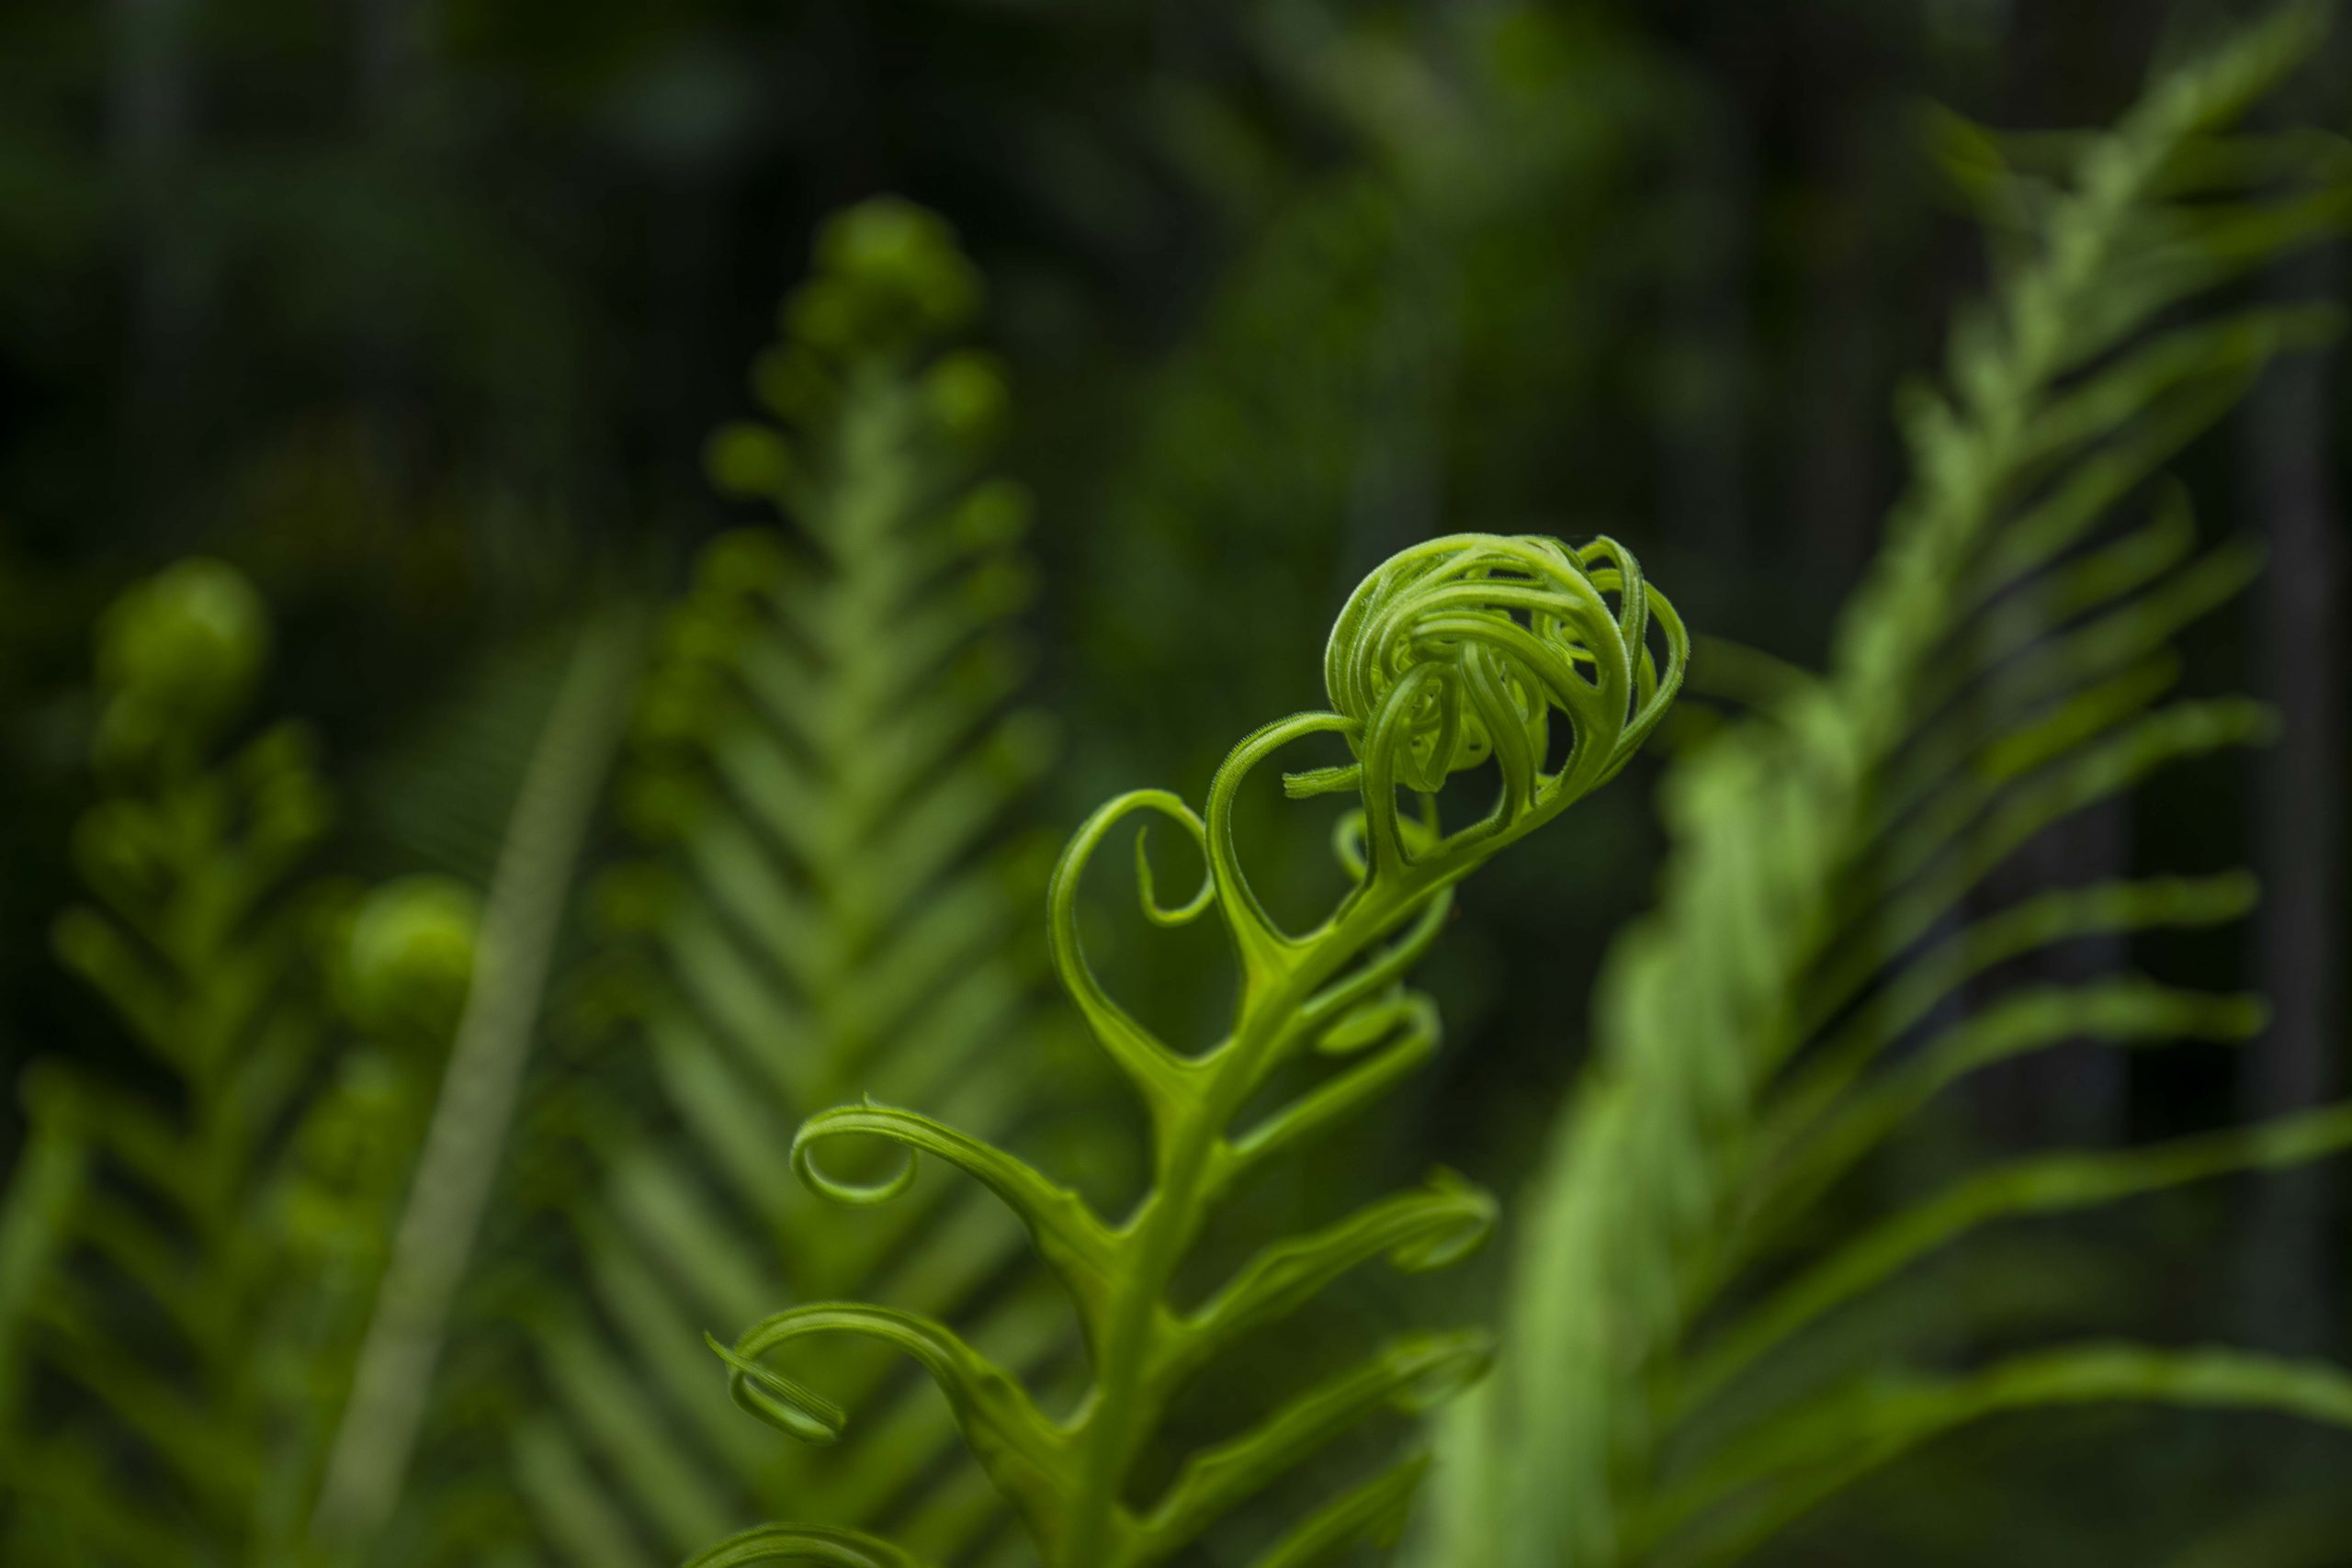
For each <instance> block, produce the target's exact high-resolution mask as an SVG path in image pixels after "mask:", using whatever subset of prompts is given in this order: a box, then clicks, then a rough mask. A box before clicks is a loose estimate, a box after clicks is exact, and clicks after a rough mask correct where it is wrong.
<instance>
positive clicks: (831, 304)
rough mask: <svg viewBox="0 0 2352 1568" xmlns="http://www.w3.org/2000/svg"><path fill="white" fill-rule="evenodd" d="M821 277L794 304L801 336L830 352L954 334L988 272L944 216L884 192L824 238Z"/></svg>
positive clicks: (791, 310) (790, 309)
mask: <svg viewBox="0 0 2352 1568" xmlns="http://www.w3.org/2000/svg"><path fill="white" fill-rule="evenodd" d="M816 262H817V276H815V277H813V278H811V279H810V280H809V282H808V283H806V284H804V285H802V286H801V288H799V289H798V290H797V291H796V292H795V293H794V295H793V297H792V299H791V300H790V301H789V302H788V303H787V304H786V327H787V330H789V331H790V332H791V333H793V334H794V335H795V336H797V337H799V338H800V339H802V340H803V341H804V342H807V343H809V344H815V345H816V346H818V347H820V348H823V349H827V350H829V351H833V352H841V351H843V350H849V349H854V348H859V347H869V346H870V347H881V348H891V347H898V346H901V345H903V344H909V343H914V342H920V341H922V339H924V338H928V337H933V336H936V335H938V334H940V333H946V332H951V331H953V330H955V329H956V328H957V327H960V326H962V325H963V324H964V323H965V322H967V321H969V320H970V319H971V318H972V316H973V315H974V313H975V312H976V311H978V309H979V304H980V295H981V288H980V276H979V272H978V269H977V268H975V267H974V266H973V265H972V264H971V262H970V260H969V259H967V257H966V256H965V255H964V254H963V252H962V251H961V250H960V249H959V248H958V247H957V245H956V231H955V230H954V229H952V228H950V227H949V226H948V224H947V223H946V221H945V220H943V219H941V218H940V217H938V216H937V215H936V214H934V213H932V212H928V211H925V210H924V209H922V208H920V207H917V206H916V205H914V203H912V202H910V201H906V200H903V199H901V198H900V197H888V196H885V197H874V198H873V199H872V200H869V201H863V202H860V203H859V204H858V205H857V206H855V207H853V208H851V209H849V210H847V211H846V212H843V213H842V214H841V215H840V216H838V217H836V218H834V219H833V220H831V221H830V222H828V223H827V224H826V225H825V226H824V228H823V229H822V230H821V231H820V232H819V233H818V236H817V254H816Z"/></svg>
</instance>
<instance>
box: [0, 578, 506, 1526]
mask: <svg viewBox="0 0 2352 1568" xmlns="http://www.w3.org/2000/svg"><path fill="white" fill-rule="evenodd" d="M267 647H268V626H267V621H266V613H265V611H264V609H263V606H262V604H261V601H260V599H259V596H258V595H257V594H256V593H255V592H254V590H253V588H252V587H251V585H250V584H248V583H247V582H246V581H244V580H243V578H242V577H240V576H239V575H238V574H237V573H235V572H234V571H233V570H231V569H230V568H228V567H226V566H223V565H220V564H219V563H217V562H212V561H201V560H198V561H187V562H183V563H181V564H180V565H178V566H175V567H174V568H172V569H170V570H167V571H165V572H164V573H163V574H161V575H160V576H158V577H156V578H154V579H153V580H151V581H148V582H146V583H143V584H141V585H140V586H139V587H137V588H135V589H133V590H131V591H130V592H128V593H126V594H125V595H124V596H123V597H122V598H121V599H120V600H119V601H118V603H117V604H115V606H114V607H113V608H112V609H110V610H109V611H108V612H107V616H106V618H105V619H104V621H103V622H102V623H101V625H100V627H99V638H98V649H99V682H100V687H101V695H102V698H103V704H104V705H103V708H102V711H101V714H100V718H99V725H98V729H97V737H96V761H97V764H98V769H99V775H100V779H101V784H102V799H101V800H100V802H99V804H97V805H96V806H95V807H92V808H91V809H90V810H89V811H88V812H87V813H86V814H85V816H84V817H83V818H82V820H81V821H80V823H79V824H78V825H77V828H76V829H75V836H74V851H75V855H76V859H77V861H78V862H79V863H80V867H81V870H82V874H83V877H84V880H85V885H86V886H87V888H88V891H89V894H90V896H91V900H92V901H91V903H89V904H88V905H85V906H82V907H79V908H74V909H73V910H70V911H69V912H68V913H67V914H66V915H65V916H63V917H62V919H60V920H59V922H58V924H57V928H56V943H57V948H58V952H59V953H60V955H61V957H62V959H63V960H64V962H65V963H66V964H68V965H69V966H70V967H72V968H73V969H74V970H75V971H77V972H78V973H79V974H80V975H81V976H83V977H84V978H85V980H87V981H88V983H89V984H90V986H91V987H92V988H93V989H95V990H96V992H97V993H98V994H99V996H100V997H102V998H104V999H105V1001H106V1002H107V1004H108V1005H109V1006H110V1008H111V1010H113V1012H114V1013H115V1014H116V1015H117V1016H118V1018H119V1020H120V1021H121V1022H122V1024H123V1025H124V1026H125V1028H126V1029H127V1031H128V1032H129V1034H130V1042H131V1043H132V1045H133V1046H135V1048H136V1057H135V1059H134V1060H130V1061H128V1062H125V1063H120V1064H116V1065H114V1066H113V1067H112V1069H111V1070H108V1069H107V1068H105V1067H101V1066H95V1065H68V1064H65V1063H62V1062H47V1063H43V1064H40V1066H37V1067H36V1068H35V1069H34V1071H33V1072H32V1074H30V1075H29V1076H28V1083H27V1089H28V1100H29V1101H30V1108H31V1111H32V1113H33V1117H34V1122H35V1127H36V1131H35V1135H34V1138H33V1141H32V1144H31V1145H30V1148H29V1150H28V1154H27V1156H25V1158H24V1159H23V1161H22V1162H21V1163H20V1167H19V1170H18V1173H17V1177H16V1179H14V1181H13V1182H12V1184H11V1188H10V1191H9V1194H8V1200H7V1204H8V1206H7V1212H6V1216H5V1219H0V1325H5V1326H0V1335H5V1333H6V1332H7V1331H9V1330H16V1331H17V1332H20V1334H21V1339H22V1346H21V1349H22V1352H23V1354H22V1358H21V1360H20V1361H19V1362H17V1364H16V1365H15V1366H12V1367H11V1375H10V1379H9V1382H10V1386H9V1388H8V1391H7V1392H8V1393H10V1394H11V1396H12V1397H11V1398H10V1399H9V1400H8V1401H6V1404H8V1405H12V1406H13V1409H7V1410H6V1411H0V1414H6V1415H7V1416H10V1417H11V1418H10V1419H9V1420H8V1422H7V1424H6V1427H5V1429H0V1446H4V1447H5V1459H6V1462H5V1463H0V1478H5V1479H0V1505H5V1507H6V1533H5V1537H0V1545H5V1554H6V1557H7V1560H8V1561H9V1562H26V1563H58V1564H63V1563H69V1562H70V1563H76V1564H84V1563H87V1564H103V1563H110V1562H156V1561H179V1562H186V1561H218V1562H263V1561H283V1560H288V1559H289V1558H290V1556H291V1555H292V1554H293V1553H294V1552H295V1551H297V1550H298V1549H299V1544H300V1535H301V1516H302V1513H303V1510H304V1509H305V1508H306V1507H307V1506H308V1504H309V1498H310V1493H311V1488H312V1487H313V1486H314V1485H315V1483H316V1481H317V1478H318V1475H319V1471H320V1464H321V1461H322V1458H323V1454H324V1448H325V1441H324V1439H325V1432H326V1428H327V1425H328V1423H329V1421H331V1419H332V1416H333V1413H334V1408H335V1407H336V1405H337V1404H339V1402H340V1400H341V1397H342V1387H343V1380H344V1378H345V1375H346V1373H347V1371H348V1368H349V1364H350V1358H351V1356H352V1353H353V1351H354V1349H355V1348H356V1342H357V1337H358V1329H359V1324H360V1322H361V1321H362V1318H363V1316H364V1313H365V1310H366V1302H367V1299H368V1294H369V1293H370V1292H371V1291H372V1289H373V1282H374V1279H375V1276H376V1274H377V1272H378V1270H379V1269H380V1267H381V1262H382V1259H381V1256H380V1249H379V1247H377V1246H376V1243H375V1238H377V1237H379V1235H380V1234H381V1232H382V1230H383V1229H384V1227H385V1225H386V1224H387V1223H388V1221H389V1217H390V1206H391V1204H392V1203H393V1201H395V1200H396V1197H397V1194H398V1191H399V1188H400V1185H401V1183H402V1182H403V1181H404V1180H405V1179H406V1174H407V1168H408V1160H409V1157H410V1155H411V1153H412V1151H413V1134H414V1133H415V1131H416V1130H417V1128H418V1127H419V1126H420V1125H421V1119H422V1111H423V1107H424V1102H425V1099H426V1096H427V1094H428V1093H429V1088H430V1082H431V1076H432V1073H433V1071H434V1069H435V1056H436V1055H437V1054H438V1051H439V1049H440V1046H441V1043H443V1042H444V1041H445V1040H446V1038H447V1027H448V1024H449V1022H450V1021H451V1019H452V1017H453V1016H454V1012H455V1008H456V1003H457V998H458V996H460V995H462V993H463V990H464V987H465V984H466V973H465V972H466V969H467V966H468V965H469V962H470V941H471V935H470V914H469V909H468V908H466V907H465V905H464V903H463V901H462V899H453V898H452V897H451V895H450V893H449V890H448V889H447V886H446V885H442V884H437V883H432V882H421V883H402V884H394V885H390V886H387V887H385V888H384V889H381V890H379V892H377V893H375V894H372V895H370V896H368V897H367V898H365V899H356V898H355V897H354V896H353V894H352V893H351V891H350V890H347V889H343V888H340V887H337V886H333V885H329V884H324V883H318V882H313V881H306V880H305V879H304V875H303V870H304V865H305V863H306V862H307V860H308V858H309V857H310V855H311V852H312V851H313V850H314V849H315V848H316V847H317V845H318V844H319V842H320V840H322V836H323V835H324V834H325V832H326V829H327V828H328V824H329V821H330V817H331V812H330V807H329V802H328V797H327V794H326V791H325V788H324V785H323V784H322V781H321V779H320V777H319V775H318V773H317V771H316V768H315V764H314V762H313V761H312V756H311V743H310V741H309V739H308V738H307V737H306V736H305V734H304V733H303V732H302V731H301V730H300V729H299V728H296V727H293V726H290V725H284V726H279V727H277V728H272V729H269V730H267V731H265V732H264V733H262V734H261V735H259V736H258V737H256V738H254V739H248V740H245V741H243V743H242V744H233V745H232V744H231V741H230V738H231V737H232V733H233V731H234V728H235V727H236V725H237V724H238V722H239V720H240V718H241V717H242V715H243V709H244V707H245V705H246V703H247V701H248V700H249V698H250V696H251V694H252V692H253V689H254V686H255V684H256V683H257V682H258V680H259V677H260V675H261V672H262V671H263V668H264V666H265V663H266V655H267ZM337 990H339V991H340V992H341V993H342V1000H343V1003H344V1009H343V1010H344V1011H345V1012H346V1013H347V1014H348V1015H349V1016H350V1017H351V1018H352V1019H353V1020H355V1021H357V1022H358V1024H359V1025H360V1030H361V1040H360V1042H359V1043H356V1044H355V1043H351V1037H350V1035H349V1034H348V1032H346V1031H345V1028H344V1027H343V1026H342V1025H341V1024H339V1023H338V1021H337V1019H336V1016H335V1012H336V1010H335V1008H334V1002H333V998H332V996H331V993H332V992H334V991H337ZM18 1371H21V1372H22V1373H23V1376H22V1379H21V1381H17V1378H16V1376H15V1374H16V1373H17V1372H18Z"/></svg>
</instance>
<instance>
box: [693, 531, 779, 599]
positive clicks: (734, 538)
mask: <svg viewBox="0 0 2352 1568" xmlns="http://www.w3.org/2000/svg"><path fill="white" fill-rule="evenodd" d="M791 570H792V557H791V555H790V553H789V552H787V551H786V549H785V547H784V543H783V541H782V540H780V539H778V538H777V537H776V536H775V531H774V530H773V529H768V528H735V529H730V530H729V532H727V533H724V534H721V535H719V536H718V537H717V538H715V539H713V540H711V541H710V543H708V544H707V545H705V546H704V547H702V553H701V554H700V555H698V556H696V557H695V592H696V593H697V594H702V593H714V594H724V595H728V596H729V597H734V596H739V595H740V596H742V597H752V596H754V595H759V594H764V593H772V592H775V590H776V589H778V588H780V587H782V586H783V585H784V582H785V581H786V578H787V577H789V576H790V575H791Z"/></svg>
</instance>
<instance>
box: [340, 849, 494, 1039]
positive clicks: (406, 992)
mask: <svg viewBox="0 0 2352 1568" xmlns="http://www.w3.org/2000/svg"><path fill="white" fill-rule="evenodd" d="M480 928H481V900H480V899H479V898H478V897H475V895H474V892H473V890H472V889H471V888H469V887H468V886H465V885H464V884H463V883H460V882H458V881H455V880H454V879H452V878H449V877H446V876H403V877H400V878H397V879H396V880H394V881H391V882H387V883H385V884H384V885H383V886H379V887H377V888H375V889H374V890H373V891H371V892H369V893H368V895H367V897H364V898H362V899H361V900H360V901H359V904H358V907H357V908H355V909H354V910H353V911H352V913H351V922H350V927H349V930H348V931H347V932H346V933H345V938H344V948H343V954H342V960H343V961H342V963H341V964H340V965H339V966H338V973H337V976H336V981H337V989H338V993H339V999H340V1000H341V1001H342V1003H343V1007H344V1010H345V1013H346V1014H348V1015H349V1017H350V1018H351V1020H352V1021H353V1022H354V1023H356V1024H357V1025H359V1027H360V1028H362V1029H365V1030H367V1031H368V1032H370V1033H375V1034H383V1035H404V1036H409V1037H413V1038H424V1039H431V1040H436V1041H438V1040H445V1039H447V1037H448V1034H449V1032H450V1031H451V1030H453V1029H454V1028H455V1027H456V1026H457V1021H458V1012H459V1010H461V1009H462V1008H463V1007H464V1006H465V1000H466V990H467V987H469V985H470V984H471V983H472V980H473V971H474V956H475V945H476V939H477V937H478V935H479V933H480Z"/></svg>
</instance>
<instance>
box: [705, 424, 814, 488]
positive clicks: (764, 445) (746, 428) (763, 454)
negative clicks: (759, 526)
mask: <svg viewBox="0 0 2352 1568" xmlns="http://www.w3.org/2000/svg"><path fill="white" fill-rule="evenodd" d="M703 468H704V470H705V472H707V474H708V475H709V477H710V483H711V487H712V488H713V489H714V490H717V491H718V492H719V493H720V494H721V495H725V496H729V497H732V498H734V499H736V500H752V499H760V500H770V501H773V500H775V499H777V498H779V497H781V496H782V495H783V493H784V490H785V487H786V485H787V484H789V483H790V482H791V479H792V448H791V447H789V446H786V445H785V440H784V437H783V436H781V435H779V434H776V433H775V431H774V430H771V429H770V428H769V427H768V426H766V425H764V424H759V423H754V422H752V421H751V420H733V421H730V422H729V423H726V424H722V425H720V426H719V427H718V430H717V431H715V432H713V433H712V434H711V437H710V440H709V442H708V443H707V445H706V446H704V448H703Z"/></svg>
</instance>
